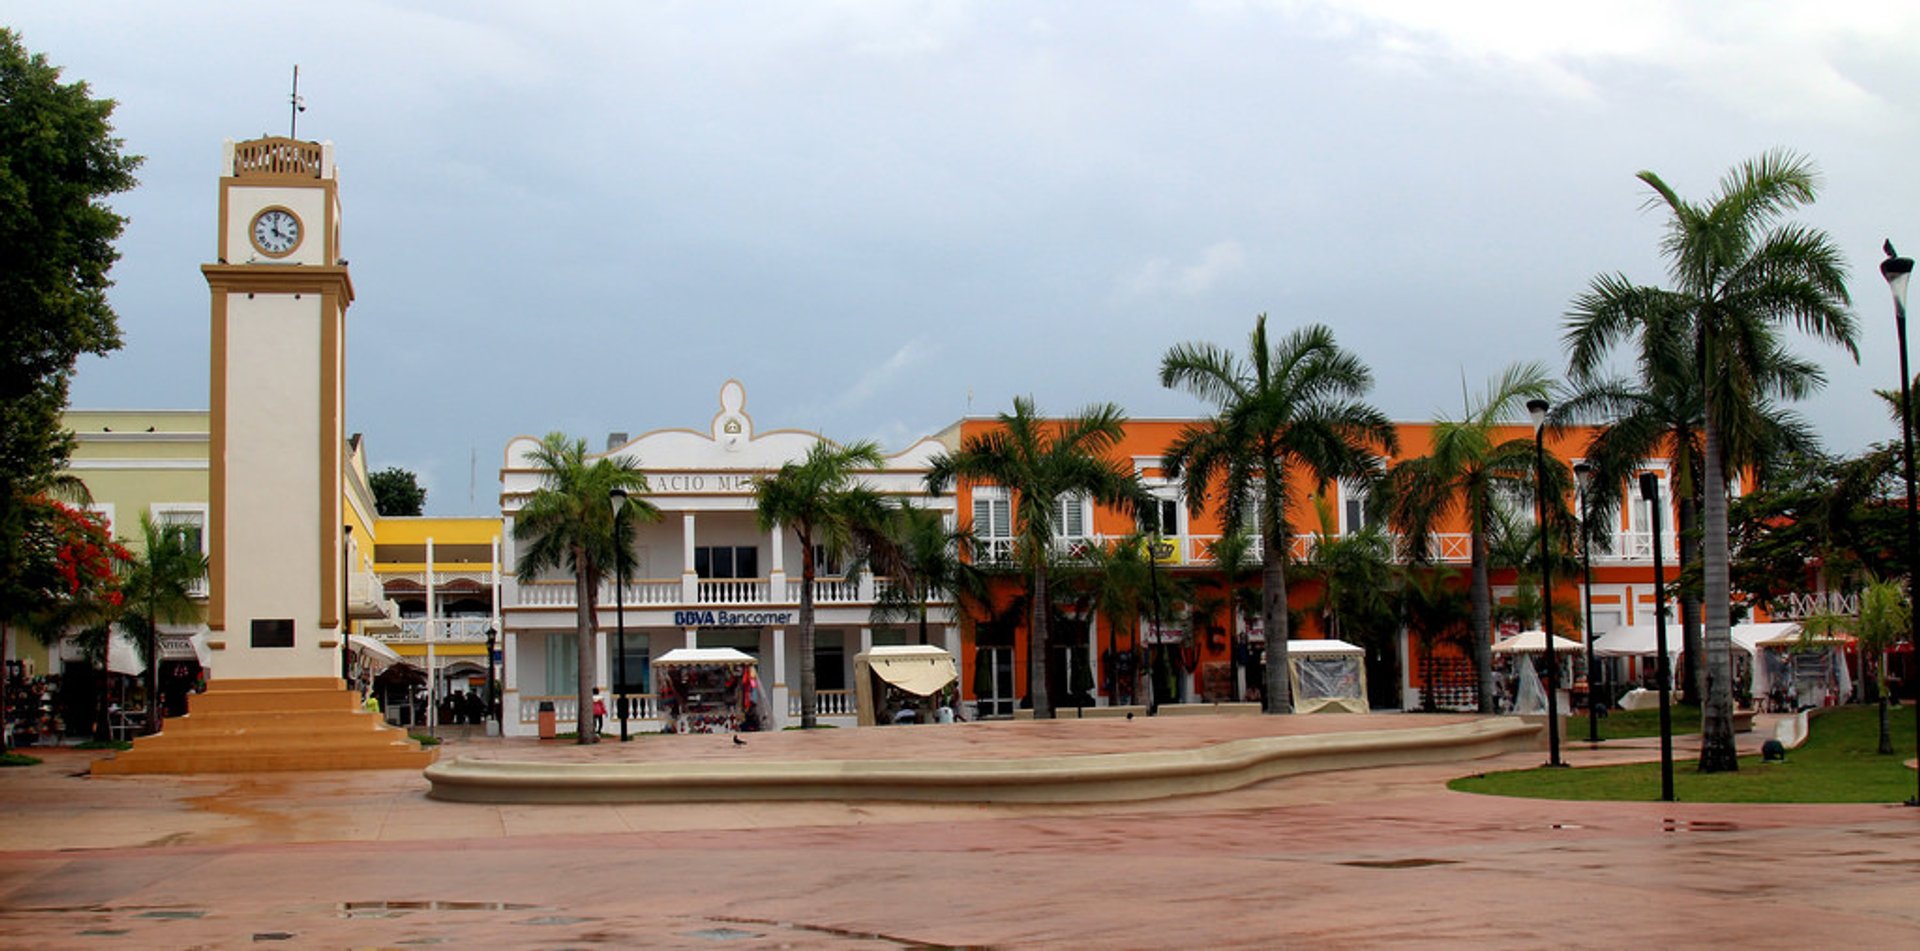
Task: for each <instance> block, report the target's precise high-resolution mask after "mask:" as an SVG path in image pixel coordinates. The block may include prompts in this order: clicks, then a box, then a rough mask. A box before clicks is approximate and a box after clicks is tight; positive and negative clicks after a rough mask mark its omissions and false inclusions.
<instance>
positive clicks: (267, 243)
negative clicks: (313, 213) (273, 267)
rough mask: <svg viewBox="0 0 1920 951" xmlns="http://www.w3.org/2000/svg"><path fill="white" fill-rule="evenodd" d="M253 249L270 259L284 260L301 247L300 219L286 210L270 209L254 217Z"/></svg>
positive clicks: (252, 231)
mask: <svg viewBox="0 0 1920 951" xmlns="http://www.w3.org/2000/svg"><path fill="white" fill-rule="evenodd" d="M249 236H250V237H251V238H252V239H253V247H254V249H255V250H257V251H259V252H260V253H261V254H264V255H266V256H268V257H273V258H283V257H286V256H287V255H289V254H292V253H293V249H294V248H297V247H299V246H300V218H299V217H298V216H296V215H295V214H294V213H293V212H291V211H288V210H286V209H285V208H268V209H265V210H263V211H261V212H260V213H259V214H257V215H254V216H253V228H252V229H251V232H250V235H249Z"/></svg>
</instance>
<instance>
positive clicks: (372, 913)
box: [336, 901, 540, 918]
mask: <svg viewBox="0 0 1920 951" xmlns="http://www.w3.org/2000/svg"><path fill="white" fill-rule="evenodd" d="M538 907H540V906H538V905H521V904H515V903H513V902H506V901H347V902H341V903H340V904H339V905H338V906H336V911H338V913H339V915H340V917H342V918H398V917H400V916H401V915H405V914H408V913H410V912H416V911H528V910H531V909H534V908H538Z"/></svg>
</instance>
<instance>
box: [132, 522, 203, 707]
mask: <svg viewBox="0 0 1920 951" xmlns="http://www.w3.org/2000/svg"><path fill="white" fill-rule="evenodd" d="M140 537H141V542H142V545H143V547H142V550H141V552H140V553H139V554H138V555H136V556H134V559H133V562H132V563H131V564H129V565H128V566H127V571H126V574H125V576H124V577H123V579H122V581H121V591H123V592H124V593H125V595H126V613H124V614H122V615H121V617H120V626H121V627H123V628H126V629H127V630H128V632H129V633H131V634H133V635H134V643H136V644H138V645H139V646H140V651H141V653H142V654H144V655H145V660H146V662H147V732H148V733H158V732H160V721H161V717H162V715H163V714H164V711H165V705H164V704H162V703H161V702H160V625H161V624H163V623H164V624H179V623H182V622H185V621H190V620H192V619H193V618H195V617H196V616H198V615H199V612H200V605H199V603H198V602H197V601H195V600H194V598H193V587H194V583H195V582H197V581H199V580H200V579H201V578H204V577H206V575H207V556H205V555H203V554H201V553H200V544H199V538H198V535H197V533H196V532H195V531H194V530H193V528H192V527H191V526H188V525H183V524H180V523H178V522H155V521H154V520H153V519H152V518H151V517H149V516H148V515H147V514H146V513H144V512H142V513H141V514H140Z"/></svg>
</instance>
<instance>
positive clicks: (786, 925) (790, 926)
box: [681, 916, 962, 951]
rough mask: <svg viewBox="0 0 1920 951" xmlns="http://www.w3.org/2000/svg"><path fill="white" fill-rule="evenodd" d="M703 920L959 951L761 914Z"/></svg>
mask: <svg viewBox="0 0 1920 951" xmlns="http://www.w3.org/2000/svg"><path fill="white" fill-rule="evenodd" d="M706 920H708V921H724V922H728V923H731V924H736V925H759V926H761V927H765V928H779V929H783V930H789V931H806V932H811V933H813V934H823V935H832V936H833V937H836V938H853V939H855V940H859V941H885V942H889V943H891V944H895V945H898V946H900V947H902V948H911V949H914V951H962V946H956V945H946V944H932V943H929V942H926V941H916V940H914V939H912V938H902V937H900V936H899V935H890V934H881V933H879V932H877V931H857V930H854V929H852V928H835V927H833V926H832V925H810V924H806V923H805V922H796V921H773V920H771V919H765V918H735V917H732V916H714V917H712V918H708V919H706ZM738 931H739V929H737V928H726V927H719V928H702V929H700V930H699V931H686V932H681V934H685V935H689V936H702V937H711V934H707V933H717V932H738ZM742 936H743V935H742V934H737V933H736V934H729V935H727V936H726V937H725V938H713V940H731V939H732V938H736V937H742ZM751 937H765V935H751Z"/></svg>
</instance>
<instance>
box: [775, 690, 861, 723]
mask: <svg viewBox="0 0 1920 951" xmlns="http://www.w3.org/2000/svg"><path fill="white" fill-rule="evenodd" d="M813 712H814V714H815V715H817V716H823V717H849V716H853V714H854V709H853V691H851V690H815V691H814V692H813ZM787 716H789V717H792V718H794V719H795V720H798V719H799V718H800V691H799V690H795V691H793V692H792V693H790V694H788V695H787Z"/></svg>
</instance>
